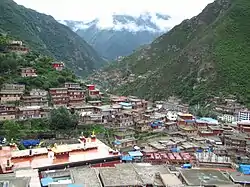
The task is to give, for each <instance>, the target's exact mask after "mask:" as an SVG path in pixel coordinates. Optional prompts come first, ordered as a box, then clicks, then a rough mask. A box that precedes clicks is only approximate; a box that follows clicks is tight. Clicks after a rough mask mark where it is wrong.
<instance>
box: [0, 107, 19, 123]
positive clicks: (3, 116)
mask: <svg viewBox="0 0 250 187" xmlns="http://www.w3.org/2000/svg"><path fill="white" fill-rule="evenodd" d="M15 118H16V107H15V105H0V121H5V120H14V119H15Z"/></svg>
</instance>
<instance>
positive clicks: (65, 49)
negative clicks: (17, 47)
mask: <svg viewBox="0 0 250 187" xmlns="http://www.w3.org/2000/svg"><path fill="white" fill-rule="evenodd" d="M48 6H49V5H48ZM0 31H1V32H4V33H7V34H8V35H11V36H13V37H15V38H17V39H20V40H22V41H24V42H25V43H26V44H27V45H28V46H29V47H30V48H31V49H32V50H33V51H37V52H39V53H42V54H45V55H49V56H52V57H54V58H56V59H58V60H63V61H65V63H66V65H67V66H68V67H70V68H72V69H73V70H74V71H75V72H77V73H78V75H83V74H86V73H88V72H90V71H92V70H93V69H95V68H98V67H100V65H102V63H103V59H102V58H100V57H99V55H98V54H97V53H96V51H95V50H94V49H93V48H92V47H91V46H90V45H88V44H87V42H85V41H84V40H83V39H82V38H81V37H80V36H78V35H77V34H76V33H74V32H73V31H72V30H71V29H69V28H68V27H66V26H65V25H62V24H60V23H58V22H57V21H56V20H55V19H54V18H53V17H51V16H48V15H45V14H41V13H38V12H36V11H34V10H31V9H27V8H25V7H23V6H20V5H18V4H16V3H15V2H14V1H12V0H1V1H0Z"/></svg>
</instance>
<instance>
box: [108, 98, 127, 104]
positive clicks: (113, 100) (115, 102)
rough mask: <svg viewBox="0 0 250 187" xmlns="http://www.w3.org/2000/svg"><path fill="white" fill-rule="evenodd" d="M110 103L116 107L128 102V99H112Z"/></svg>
mask: <svg viewBox="0 0 250 187" xmlns="http://www.w3.org/2000/svg"><path fill="white" fill-rule="evenodd" d="M110 101H111V104H112V105H116V104H119V103H121V102H127V101H128V98H127V97H111V99H110Z"/></svg>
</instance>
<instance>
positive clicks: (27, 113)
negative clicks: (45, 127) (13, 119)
mask: <svg viewBox="0 0 250 187" xmlns="http://www.w3.org/2000/svg"><path fill="white" fill-rule="evenodd" d="M41 117H42V116H41V107H40V106H26V107H19V108H18V109H17V119H19V120H26V119H37V118H41Z"/></svg>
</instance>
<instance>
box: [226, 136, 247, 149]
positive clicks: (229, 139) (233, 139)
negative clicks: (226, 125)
mask: <svg viewBox="0 0 250 187" xmlns="http://www.w3.org/2000/svg"><path fill="white" fill-rule="evenodd" d="M247 141H248V140H247V139H246V138H245V137H244V136H243V135H242V136H241V135H236V134H234V135H229V136H224V137H223V142H224V146H226V147H229V148H234V149H235V151H237V150H238V151H240V150H246V146H247Z"/></svg>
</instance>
